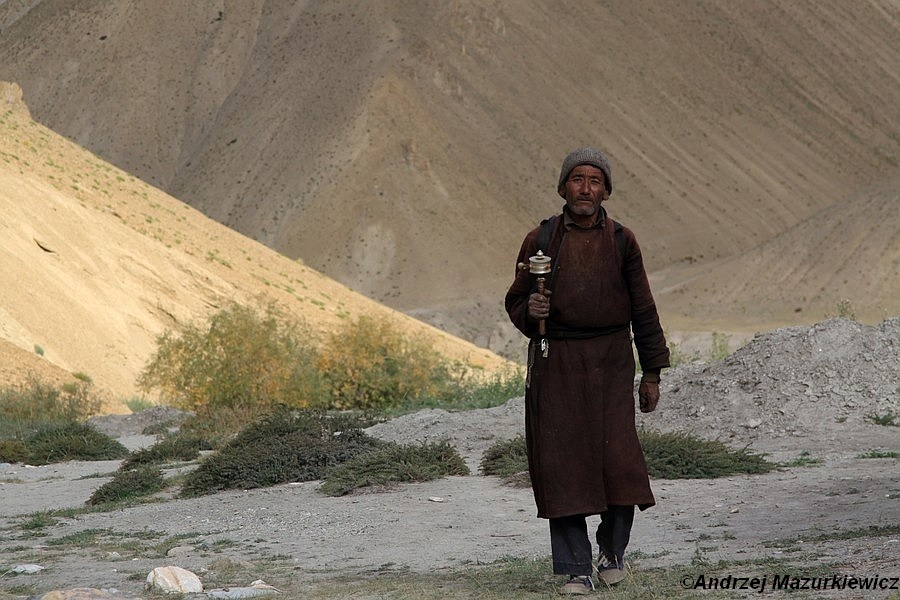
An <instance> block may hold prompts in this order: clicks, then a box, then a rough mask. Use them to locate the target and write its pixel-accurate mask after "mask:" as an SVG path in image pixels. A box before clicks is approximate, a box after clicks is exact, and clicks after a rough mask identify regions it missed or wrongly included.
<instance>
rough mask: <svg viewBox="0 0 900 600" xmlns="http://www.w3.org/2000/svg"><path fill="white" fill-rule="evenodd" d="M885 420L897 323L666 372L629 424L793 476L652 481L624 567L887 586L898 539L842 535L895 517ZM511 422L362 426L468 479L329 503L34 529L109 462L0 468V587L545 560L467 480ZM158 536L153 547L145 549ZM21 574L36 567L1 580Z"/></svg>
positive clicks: (305, 575)
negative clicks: (726, 448)
mask: <svg viewBox="0 0 900 600" xmlns="http://www.w3.org/2000/svg"><path fill="white" fill-rule="evenodd" d="M891 415H893V416H894V417H895V418H896V419H898V420H900V319H898V318H895V319H891V320H887V321H884V322H883V323H881V324H880V325H877V326H874V327H870V326H865V325H861V324H859V323H856V322H853V321H848V320H843V319H834V320H830V321H826V322H822V323H819V324H817V325H814V326H812V327H797V328H787V329H779V330H776V331H773V332H769V333H765V334H760V335H757V336H756V337H755V338H754V339H752V340H751V341H750V342H749V343H748V344H746V345H745V346H743V347H742V348H740V349H738V350H737V351H736V352H734V353H733V354H732V355H731V356H729V357H728V358H727V359H725V360H723V361H719V362H714V363H710V364H690V365H685V366H680V367H677V368H674V369H670V370H669V371H667V372H666V373H664V377H663V383H662V400H661V402H660V407H659V409H658V410H657V412H656V413H654V414H652V415H640V414H639V416H638V420H639V426H644V427H649V428H656V429H660V430H665V431H684V432H690V433H692V434H695V435H699V436H702V437H706V438H718V439H721V440H722V441H725V442H726V443H728V444H730V445H732V446H735V447H745V446H748V447H749V448H750V449H751V450H753V451H757V452H761V453H764V454H766V455H767V456H768V457H769V458H770V459H771V460H775V461H778V462H790V461H794V462H795V463H796V465H797V466H786V467H782V468H780V469H778V470H776V471H773V472H771V473H768V474H765V475H757V476H735V477H728V478H724V479H718V480H678V481H667V480H656V481H654V482H653V487H654V491H655V493H656V495H657V502H658V505H657V506H656V507H654V508H652V509H650V510H648V511H646V512H644V513H641V514H639V515H638V516H637V518H636V522H635V528H634V532H633V537H632V544H631V546H630V551H631V552H632V554H633V556H634V557H635V559H634V564H635V565H637V567H638V568H641V567H643V568H650V567H657V566H672V565H678V566H683V567H684V568H685V569H694V570H696V562H697V557H698V555H701V556H702V557H703V558H704V559H705V560H709V561H713V562H714V561H717V560H720V559H722V560H732V561H736V560H745V559H750V558H758V557H760V556H772V557H779V556H780V557H788V558H791V559H797V560H798V561H800V562H801V563H802V564H810V562H812V563H816V564H824V565H831V567H829V568H834V567H833V565H840V566H839V567H838V569H839V571H840V572H842V573H845V574H850V575H876V574H880V575H882V576H894V577H897V576H900V536H898V535H897V534H896V533H893V531H895V530H890V531H891V533H890V534H888V535H872V536H868V535H863V536H860V535H856V534H857V533H858V532H860V531H861V530H865V529H867V528H869V527H880V528H882V530H884V528H890V527H891V526H895V525H896V524H897V523H898V522H900V469H898V464H897V459H895V458H860V455H861V454H864V453H869V452H871V451H879V452H894V453H896V452H898V451H900V427H897V426H896V424H895V425H894V426H891V425H886V424H878V423H877V422H876V421H885V420H888V421H889V417H890V416H891ZM170 417H171V415H170V414H168V413H167V412H166V411H164V410H161V409H155V412H151V411H147V412H146V413H141V414H138V415H132V416H125V417H123V416H110V417H105V418H103V419H100V420H98V421H97V425H98V427H100V428H101V429H104V430H106V431H108V432H110V433H111V434H113V435H115V436H117V437H119V438H120V439H122V440H123V442H124V443H126V444H127V445H129V446H130V447H138V446H140V445H145V444H149V443H152V442H153V438H151V437H148V436H141V435H140V432H141V431H142V430H143V428H144V427H145V426H146V425H147V424H148V422H152V421H155V420H165V419H168V418H170ZM522 426H523V400H522V399H521V398H513V399H511V400H509V401H508V402H507V403H505V404H503V405H501V406H497V407H494V408H490V409H485V410H473V411H465V412H456V413H450V412H446V411H443V410H424V411H419V412H417V413H414V414H410V415H405V416H402V417H399V418H396V419H393V420H391V421H389V422H386V423H382V424H379V425H376V426H374V427H372V428H371V429H370V433H372V434H373V435H376V436H378V437H380V438H383V439H390V440H396V441H399V442H414V441H418V440H440V439H449V440H450V441H451V442H452V443H453V444H455V445H456V446H457V447H458V448H459V450H460V453H461V454H463V456H464V457H465V458H466V460H467V462H468V464H469V466H470V468H471V469H472V475H470V476H467V477H450V478H446V479H442V480H439V481H433V482H427V483H420V484H413V485H403V486H399V487H396V488H393V489H390V490H387V491H381V492H378V493H366V494H358V495H354V496H348V497H342V498H331V497H326V496H324V495H322V494H320V493H318V492H317V487H318V484H317V483H316V482H310V483H303V484H292V485H282V486H276V487H272V488H266V489H257V490H247V491H230V492H225V493H220V494H216V495H214V496H210V497H205V498H197V499H184V500H168V501H164V502H158V503H153V504H146V505H142V506H136V507H132V508H128V509H125V510H120V511H115V512H111V513H110V512H106V513H86V514H75V515H73V516H71V517H69V518H64V519H61V520H60V521H59V522H58V523H57V524H56V525H53V526H51V527H48V528H44V529H43V530H42V531H43V534H42V535H33V534H31V533H30V532H29V531H30V530H28V529H26V528H25V527H24V526H23V524H24V523H26V522H28V521H29V520H30V519H31V518H32V517H33V516H34V515H35V513H37V512H39V511H46V510H49V509H55V508H78V507H81V506H82V505H83V503H84V501H85V500H86V499H87V498H88V497H89V496H90V494H91V492H92V491H93V490H94V489H96V488H97V487H99V486H100V485H101V484H103V483H104V482H105V481H107V480H108V477H109V476H110V475H111V473H112V472H113V471H114V470H115V469H116V468H117V463H115V462H70V463H65V464H61V465H49V466H45V467H28V466H24V465H8V464H7V465H2V469H0V506H2V509H0V557H2V559H0V590H15V589H18V587H21V586H27V587H28V588H29V589H31V590H34V591H38V592H46V591H49V590H53V589H67V588H74V587H79V586H86V587H93V588H114V589H117V590H120V591H121V593H122V594H130V595H134V596H137V595H140V594H141V593H143V592H142V589H143V579H142V577H141V575H143V576H146V574H147V573H148V572H149V571H151V570H152V569H153V568H155V567H158V566H165V565H177V566H180V567H184V568H186V569H190V570H192V571H194V572H195V573H198V574H199V575H200V576H201V579H205V583H206V582H207V580H208V581H209V582H210V583H212V582H216V583H217V585H221V584H222V582H221V577H223V575H222V574H221V572H222V565H223V564H231V565H235V564H237V565H243V566H244V567H245V570H246V571H247V572H248V574H247V581H244V580H240V581H230V582H226V583H230V584H231V585H248V584H249V583H250V581H251V580H252V579H265V580H266V581H268V582H269V583H272V584H274V585H276V586H277V585H281V586H285V585H287V586H293V589H299V588H298V587H297V586H300V587H302V586H303V585H306V584H309V583H311V582H314V581H317V580H319V579H321V578H325V577H332V576H335V575H367V574H372V573H376V572H405V571H413V572H419V571H423V572H424V571H434V570H443V569H457V568H461V567H463V566H466V565H472V564H481V563H487V562H491V561H495V560H497V559H500V558H502V557H506V556H518V557H545V556H547V555H549V552H550V548H549V538H548V534H547V530H546V523H545V522H544V521H541V520H539V519H537V518H536V517H535V510H534V504H533V501H532V498H531V491H530V489H527V488H525V489H523V488H516V487H510V486H507V485H504V484H503V483H502V482H500V481H498V480H496V479H494V478H490V477H485V476H482V475H480V474H478V471H477V468H478V463H479V461H480V459H481V454H482V452H483V451H484V449H485V448H487V447H488V446H490V445H491V444H493V443H494V442H495V441H497V440H499V439H505V438H511V437H513V436H515V435H518V434H519V433H521V431H522ZM810 463H811V464H810ZM97 532H100V533H97ZM88 533H90V534H91V535H94V536H95V537H96V540H97V541H96V542H95V543H92V544H88V545H87V546H86V547H85V546H78V547H77V548H76V549H74V550H71V551H66V548H67V547H68V546H66V544H65V540H68V539H72V537H67V536H78V535H79V534H81V535H86V534H88ZM842 534H843V535H842ZM817 538H818V539H817ZM166 540H168V543H167V545H166V550H165V551H163V552H160V551H159V549H158V546H154V544H162V543H163V542H164V541H166ZM173 540H176V541H173ZM804 540H806V541H804ZM126 541H128V542H129V543H126ZM151 548H156V551H155V553H154V551H151ZM223 561H224V562H223ZM21 564H37V565H40V566H43V567H45V568H44V569H43V570H41V571H39V572H37V573H34V574H18V575H15V576H13V575H12V573H11V570H12V568H13V567H15V566H16V565H21ZM261 565H262V566H261ZM265 565H269V567H268V568H267V567H265ZM736 574H738V575H739V573H736ZM17 586H18V587H17ZM7 593H8V595H10V596H11V597H12V596H15V594H14V593H13V592H7ZM2 596H3V592H0V597H2ZM888 596H889V593H888V592H884V593H879V594H875V595H874V596H872V595H871V594H870V595H867V596H854V595H852V594H849V593H848V592H847V591H846V590H845V591H843V592H842V593H841V594H833V595H831V596H829V594H827V593H823V597H840V598H851V597H888Z"/></svg>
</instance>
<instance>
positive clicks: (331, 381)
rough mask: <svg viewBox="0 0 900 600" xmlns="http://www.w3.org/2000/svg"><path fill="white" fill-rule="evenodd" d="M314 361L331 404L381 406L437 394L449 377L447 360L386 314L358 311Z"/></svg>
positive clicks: (353, 406) (376, 407)
mask: <svg viewBox="0 0 900 600" xmlns="http://www.w3.org/2000/svg"><path fill="white" fill-rule="evenodd" d="M316 366H317V368H318V369H319V371H320V372H321V374H322V377H323V379H324V381H325V383H326V386H327V389H328V394H329V396H330V403H329V404H330V405H331V406H332V407H333V408H339V409H349V408H362V409H367V408H373V409H379V408H386V407H390V406H397V405H399V404H404V403H407V402H409V401H410V400H415V399H419V398H423V397H436V396H439V395H440V394H441V393H442V392H443V390H444V387H445V386H446V385H447V384H448V382H449V381H450V379H451V374H450V369H449V365H448V363H447V361H446V360H445V359H444V358H443V357H442V356H441V355H440V354H439V353H438V352H437V351H435V350H434V349H433V348H431V347H430V346H428V344H426V343H425V342H423V341H420V340H417V339H413V338H409V337H407V336H405V335H403V334H402V333H401V332H400V331H398V330H397V329H396V328H395V327H393V326H392V324H391V323H390V322H388V321H385V320H380V321H379V320H376V319H373V318H371V317H367V316H362V317H360V318H359V319H357V320H356V321H354V322H348V323H347V324H346V326H345V327H343V328H342V329H340V330H339V331H336V332H334V333H333V334H331V335H330V336H329V337H328V339H327V340H326V341H325V345H324V347H323V348H322V350H321V352H320V353H319V357H318V360H317V361H316Z"/></svg>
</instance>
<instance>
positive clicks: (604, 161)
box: [556, 147, 612, 198]
mask: <svg viewBox="0 0 900 600" xmlns="http://www.w3.org/2000/svg"><path fill="white" fill-rule="evenodd" d="M578 165H592V166H594V167H597V168H598V169H600V170H601V171H603V178H604V181H605V183H606V192H607V193H608V194H612V176H611V175H610V172H609V159H608V158H606V155H605V154H603V152H601V151H600V150H597V149H596V148H589V147H585V148H579V149H578V150H573V151H572V152H570V153H569V155H568V156H567V157H566V159H565V160H564V161H563V164H562V169H561V170H560V172H559V185H557V186H556V191H557V192H559V195H560V196H562V197H563V198H565V197H566V192H565V190H566V180H567V179H568V178H569V173H571V172H572V169H574V168H575V167H577V166H578Z"/></svg>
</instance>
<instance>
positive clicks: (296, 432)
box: [181, 408, 382, 497]
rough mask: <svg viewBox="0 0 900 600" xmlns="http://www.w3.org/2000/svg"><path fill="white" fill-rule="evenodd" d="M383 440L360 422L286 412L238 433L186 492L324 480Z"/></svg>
mask: <svg viewBox="0 0 900 600" xmlns="http://www.w3.org/2000/svg"><path fill="white" fill-rule="evenodd" d="M380 444H382V442H380V441H378V440H376V439H375V438H372V437H371V436H368V435H366V434H365V433H363V432H362V430H361V429H360V428H359V426H358V424H357V423H356V422H355V421H354V418H353V417H351V416H349V415H345V416H338V417H330V416H328V415H325V414H324V413H321V412H316V411H309V410H300V411H291V410H288V409H286V408H280V409H278V410H275V411H273V412H272V413H270V414H267V415H264V416H263V417H262V418H261V419H259V420H258V421H256V422H255V423H253V424H251V425H249V426H248V427H246V428H245V429H243V430H242V431H241V432H240V433H238V435H237V437H235V438H234V439H233V440H231V441H230V442H228V444H226V445H225V446H224V447H223V448H222V449H221V450H220V451H218V452H217V453H215V454H213V455H210V456H209V457H207V458H206V459H204V460H203V461H202V462H201V463H200V466H199V467H198V468H197V469H196V470H194V471H191V472H190V473H188V474H187V475H186V476H185V481H184V485H183V487H182V491H181V494H182V496H185V497H191V496H201V495H204V494H209V493H213V492H216V491H219V490H226V489H251V488H257V487H264V486H271V485H276V484H279V483H288V482H294V481H312V480H315V479H322V478H323V477H324V476H325V473H326V470H327V469H328V468H329V467H332V466H335V465H338V464H340V463H342V462H344V461H346V460H347V459H349V458H350V457H352V456H355V455H357V454H360V453H362V452H365V451H368V450H371V449H373V448H374V447H376V446H378V445H380Z"/></svg>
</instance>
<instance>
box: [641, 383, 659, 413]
mask: <svg viewBox="0 0 900 600" xmlns="http://www.w3.org/2000/svg"><path fill="white" fill-rule="evenodd" d="M638 400H639V401H640V405H641V412H642V413H651V412H653V411H654V410H656V404H657V402H659V384H658V383H654V382H652V381H642V382H641V385H640V387H638Z"/></svg>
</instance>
